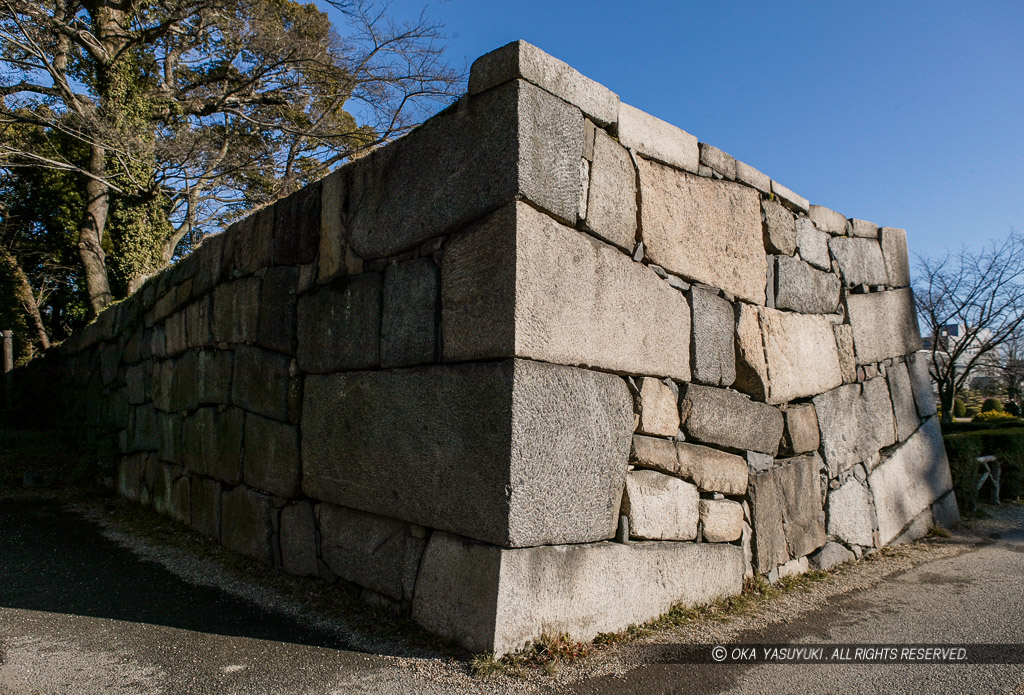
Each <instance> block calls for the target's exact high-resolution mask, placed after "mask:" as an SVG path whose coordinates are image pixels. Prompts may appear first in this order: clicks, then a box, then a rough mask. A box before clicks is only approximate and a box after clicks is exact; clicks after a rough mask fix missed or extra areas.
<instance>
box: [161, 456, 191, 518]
mask: <svg viewBox="0 0 1024 695" xmlns="http://www.w3.org/2000/svg"><path fill="white" fill-rule="evenodd" d="M164 468H165V470H166V471H167V477H168V479H169V480H170V498H169V500H168V506H167V511H166V512H165V513H166V514H167V515H168V516H169V517H171V518H172V519H174V520H175V521H177V522H178V523H180V524H188V523H189V521H190V520H191V518H192V485H191V481H190V478H189V476H188V475H184V471H183V470H182V469H181V468H179V467H177V466H168V465H165V466H164Z"/></svg>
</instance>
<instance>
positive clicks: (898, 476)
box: [868, 417, 953, 545]
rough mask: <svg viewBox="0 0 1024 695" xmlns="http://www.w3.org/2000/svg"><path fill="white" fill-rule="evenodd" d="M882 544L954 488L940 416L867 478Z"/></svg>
mask: <svg viewBox="0 0 1024 695" xmlns="http://www.w3.org/2000/svg"><path fill="white" fill-rule="evenodd" d="M868 484H869V485H870V487H871V492H872V495H873V496H874V500H875V513H876V514H877V516H878V535H879V540H880V541H881V543H882V544H883V545H885V544H888V543H889V541H891V540H893V539H894V538H896V537H897V536H898V535H899V534H900V532H901V531H902V530H903V529H904V527H906V526H907V524H909V523H910V522H911V521H912V520H913V519H914V517H916V516H917V515H918V514H921V513H922V512H923V511H925V510H926V509H928V508H929V506H930V505H931V504H932V503H933V502H935V500H937V499H939V498H940V497H942V496H943V495H944V494H946V492H948V491H949V490H951V489H952V488H953V479H952V478H951V477H950V474H949V461H948V460H947V459H946V449H945V447H944V446H943V444H942V432H941V431H940V430H939V421H938V418H937V417H932V418H930V419H929V420H928V421H927V422H925V423H924V424H923V425H922V426H921V428H920V429H919V430H918V431H917V432H916V433H915V434H914V436H912V437H911V438H910V439H908V440H907V441H906V442H904V443H903V444H902V445H900V447H899V448H898V449H896V450H895V451H893V452H892V453H891V454H890V456H889V457H888V458H887V459H885V460H884V461H882V463H881V464H879V465H878V466H877V467H876V468H875V469H874V470H873V471H872V472H871V474H870V475H869V476H868Z"/></svg>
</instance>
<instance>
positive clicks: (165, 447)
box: [158, 413, 185, 465]
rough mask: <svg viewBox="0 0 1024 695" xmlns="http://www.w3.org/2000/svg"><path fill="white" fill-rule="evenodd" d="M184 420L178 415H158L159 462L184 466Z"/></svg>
mask: <svg viewBox="0 0 1024 695" xmlns="http://www.w3.org/2000/svg"><path fill="white" fill-rule="evenodd" d="M184 422H185V420H184V418H182V417H181V416H180V415H178V414H173V415H172V414H168V413H159V423H158V424H159V427H160V449H159V452H158V454H159V456H160V460H161V461H168V462H170V463H176V464H178V465H184V464H185V440H184V434H183V431H182V430H183V425H184Z"/></svg>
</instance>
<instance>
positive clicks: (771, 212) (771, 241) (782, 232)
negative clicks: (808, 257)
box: [761, 199, 796, 256]
mask: <svg viewBox="0 0 1024 695" xmlns="http://www.w3.org/2000/svg"><path fill="white" fill-rule="evenodd" d="M761 218H762V220H763V221H764V247H765V249H766V250H767V251H768V253H781V254H784V255H786V256H792V255H793V254H794V253H795V252H796V222H795V221H794V219H793V213H791V212H790V211H789V210H787V209H786V208H784V207H783V206H782V204H780V203H777V202H775V201H774V200H767V199H765V200H762V201H761Z"/></svg>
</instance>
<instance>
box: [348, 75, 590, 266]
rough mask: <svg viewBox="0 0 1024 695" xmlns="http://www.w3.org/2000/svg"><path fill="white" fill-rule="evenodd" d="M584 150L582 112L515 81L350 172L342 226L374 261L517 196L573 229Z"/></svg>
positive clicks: (356, 248) (446, 114)
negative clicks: (347, 198) (346, 207)
mask: <svg viewBox="0 0 1024 695" xmlns="http://www.w3.org/2000/svg"><path fill="white" fill-rule="evenodd" d="M582 153H583V114H582V113H581V112H580V110H579V109H578V108H576V107H574V106H571V105H570V104H567V103H566V102H564V101H562V100H561V99H559V98H558V97H555V96H552V95H551V94H548V93H547V92H545V91H543V90H541V89H539V88H537V87H535V86H534V85H532V84H529V83H528V82H524V81H522V80H514V81H512V82H508V83H506V84H504V85H501V86H499V87H495V88H494V89H490V90H488V91H487V92H485V93H482V94H478V95H476V96H474V97H472V98H470V99H464V100H462V101H461V102H459V103H458V104H457V105H456V106H455V107H454V108H450V109H447V110H446V111H444V112H442V113H440V114H438V115H437V116H435V117H433V118H431V119H430V120H428V121H427V122H426V123H424V124H423V125H422V126H420V127H419V128H417V129H416V130H415V131H414V132H412V133H410V134H409V135H407V136H406V137H403V138H401V139H399V140H397V141H395V142H393V143H391V144H390V145H389V146H388V147H384V148H381V149H379V150H377V151H375V152H373V153H372V154H370V155H368V156H366V157H363V158H362V159H360V160H358V161H356V162H353V163H352V164H351V165H349V166H350V168H351V172H350V173H349V176H350V181H351V183H350V192H349V204H348V215H347V217H346V218H343V220H342V222H343V224H344V225H345V226H346V227H347V228H348V229H349V231H350V234H351V244H352V249H353V251H355V253H356V254H357V255H359V256H360V257H362V258H367V259H370V258H379V257H382V256H388V255H392V254H396V253H399V252H401V251H404V250H406V249H410V248H415V247H416V246H417V245H419V244H421V243H423V242H424V241H426V240H428V239H430V238H432V237H435V236H437V235H439V234H443V233H445V232H447V231H449V230H451V229H453V228H455V227H458V226H461V225H464V224H465V223H467V222H469V221H471V220H474V219H477V218H479V217H480V216H482V215H485V214H487V213H489V212H490V211H492V210H494V209H495V208H497V207H498V206H500V205H503V204H506V203H508V202H510V201H513V200H516V199H518V198H525V199H527V200H530V201H532V202H533V203H535V204H536V205H538V206H539V207H541V208H543V209H544V210H547V211H548V212H550V213H551V214H553V215H554V216H555V217H557V218H558V219H561V220H564V221H565V222H567V223H569V224H575V222H576V216H577V213H578V209H579V200H580V193H581V187H582V182H581V180H580V173H579V165H580V157H581V156H582ZM413 212H414V214H413Z"/></svg>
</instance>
